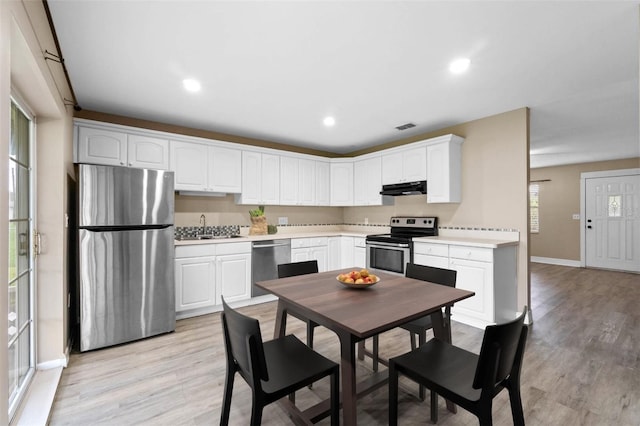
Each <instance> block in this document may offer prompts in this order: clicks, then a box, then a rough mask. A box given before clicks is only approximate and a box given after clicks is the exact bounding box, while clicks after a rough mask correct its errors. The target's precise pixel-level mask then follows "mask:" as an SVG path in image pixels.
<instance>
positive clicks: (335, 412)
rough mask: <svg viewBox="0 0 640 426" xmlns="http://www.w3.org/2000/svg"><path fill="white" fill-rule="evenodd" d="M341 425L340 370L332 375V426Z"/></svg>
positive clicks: (337, 369) (336, 370)
mask: <svg viewBox="0 0 640 426" xmlns="http://www.w3.org/2000/svg"><path fill="white" fill-rule="evenodd" d="M339 424H340V368H336V369H335V370H334V371H333V373H331V426H338V425H339Z"/></svg>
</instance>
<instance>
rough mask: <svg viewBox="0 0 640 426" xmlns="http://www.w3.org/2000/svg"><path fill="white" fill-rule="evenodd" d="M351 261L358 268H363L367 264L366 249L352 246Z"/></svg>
mask: <svg viewBox="0 0 640 426" xmlns="http://www.w3.org/2000/svg"><path fill="white" fill-rule="evenodd" d="M353 263H354V264H355V266H356V267H358V268H365V267H366V266H367V251H366V249H365V248H364V247H354V248H353Z"/></svg>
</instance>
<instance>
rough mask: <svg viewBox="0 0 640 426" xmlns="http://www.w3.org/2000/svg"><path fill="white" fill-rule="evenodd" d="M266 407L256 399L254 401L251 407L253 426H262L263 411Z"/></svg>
mask: <svg viewBox="0 0 640 426" xmlns="http://www.w3.org/2000/svg"><path fill="white" fill-rule="evenodd" d="M263 408H264V406H263V405H262V404H261V403H260V402H259V401H256V399H255V398H254V399H253V404H252V406H251V423H250V425H251V426H260V425H261V424H262V409H263Z"/></svg>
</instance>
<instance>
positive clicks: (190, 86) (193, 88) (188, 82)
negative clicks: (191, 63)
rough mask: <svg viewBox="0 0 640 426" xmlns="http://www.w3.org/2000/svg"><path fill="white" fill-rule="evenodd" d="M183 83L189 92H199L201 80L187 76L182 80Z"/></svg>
mask: <svg viewBox="0 0 640 426" xmlns="http://www.w3.org/2000/svg"><path fill="white" fill-rule="evenodd" d="M182 85H183V86H184V88H185V90H187V91H189V92H198V91H200V82H199V81H198V80H194V79H192V78H187V79H184V80H182Z"/></svg>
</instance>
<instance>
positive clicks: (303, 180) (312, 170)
mask: <svg viewBox="0 0 640 426" xmlns="http://www.w3.org/2000/svg"><path fill="white" fill-rule="evenodd" d="M298 180H299V184H298V204H300V205H303V206H314V205H316V161H314V160H306V159H299V160H298ZM281 196H282V194H281Z"/></svg>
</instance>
